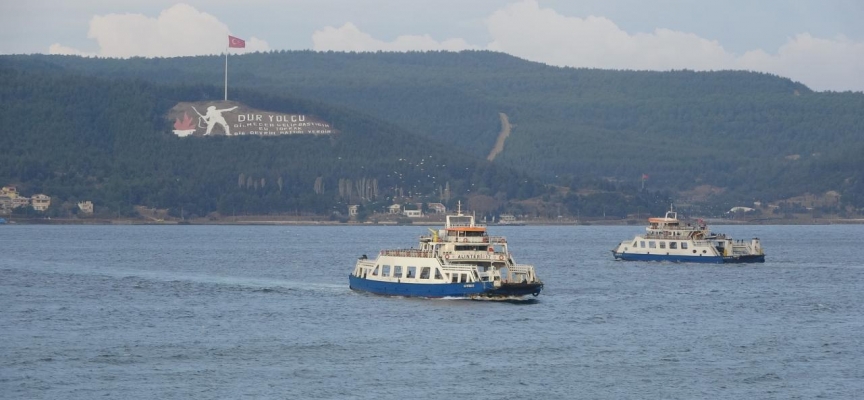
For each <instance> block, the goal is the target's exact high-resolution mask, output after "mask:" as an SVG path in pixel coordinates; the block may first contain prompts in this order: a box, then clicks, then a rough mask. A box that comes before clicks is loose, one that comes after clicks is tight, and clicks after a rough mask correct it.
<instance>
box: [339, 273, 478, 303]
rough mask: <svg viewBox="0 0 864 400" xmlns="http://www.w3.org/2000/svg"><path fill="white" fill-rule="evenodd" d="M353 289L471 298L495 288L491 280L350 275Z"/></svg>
mask: <svg viewBox="0 0 864 400" xmlns="http://www.w3.org/2000/svg"><path fill="white" fill-rule="evenodd" d="M348 283H349V287H350V288H351V289H352V290H358V291H363V292H369V293H375V294H380V295H385V296H406V297H433V298H434V297H465V298H471V297H475V296H478V295H481V294H483V293H486V292H490V291H492V290H494V287H493V285H492V283H491V282H472V283H441V284H420V283H397V282H382V281H373V280H370V279H363V278H358V277H356V276H354V275H348Z"/></svg>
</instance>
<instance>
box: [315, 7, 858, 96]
mask: <svg viewBox="0 0 864 400" xmlns="http://www.w3.org/2000/svg"><path fill="white" fill-rule="evenodd" d="M484 22H485V25H486V29H487V30H488V32H489V35H490V37H491V38H492V40H491V42H490V43H488V44H487V45H486V46H472V45H470V44H468V43H467V42H466V41H465V40H462V39H448V40H446V41H443V42H437V41H435V40H434V39H432V38H430V37H429V36H428V35H424V36H399V37H397V38H396V39H395V40H393V41H389V42H387V41H383V40H379V39H376V38H373V37H372V36H371V35H369V34H367V33H365V32H363V31H361V30H359V29H358V28H357V27H356V26H355V25H354V24H352V23H350V22H349V23H346V24H344V25H343V26H342V27H340V28H333V27H326V28H324V29H322V30H318V31H316V32H315V33H314V34H313V36H312V39H313V43H314V49H315V50H336V51H377V50H383V51H409V50H453V51H458V50H465V49H478V48H485V49H489V50H495V51H501V52H504V53H508V54H512V55H514V56H517V57H520V58H524V59H527V60H531V61H537V62H542V63H546V64H550V65H557V66H570V67H587V68H607V69H630V70H670V69H692V70H726V69H743V70H752V71H760V72H768V73H772V74H776V75H780V76H785V77H788V78H790V79H792V80H795V81H799V82H802V83H804V84H806V85H808V86H809V87H811V88H812V89H815V90H855V91H864V42H854V41H851V40H849V39H847V38H844V37H838V38H835V39H819V38H814V37H811V36H810V35H809V34H806V33H805V34H800V35H798V36H796V37H794V38H790V39H789V41H788V42H787V43H786V44H784V45H783V46H782V47H780V49H779V50H778V52H777V54H768V53H766V52H765V51H763V50H754V51H750V52H747V53H745V54H743V55H737V54H734V53H732V52H729V51H726V50H725V49H724V48H723V46H722V45H721V44H720V43H719V42H717V41H714V40H709V39H705V38H702V37H700V36H698V35H696V34H693V33H687V32H680V31H674V30H670V29H664V28H658V29H655V30H654V31H653V32H650V33H634V34H630V33H628V32H626V31H624V30H622V29H621V28H619V27H618V26H617V25H616V24H615V23H614V22H613V21H611V20H609V19H607V18H604V17H596V16H589V17H586V18H576V17H568V16H565V15H562V14H559V13H558V12H557V11H555V10H553V9H551V8H541V7H540V5H539V4H538V3H537V1H536V0H522V1H519V2H516V3H513V4H510V5H508V6H506V7H504V8H502V9H500V10H498V11H496V12H494V13H492V15H490V16H489V17H487V18H486V19H485V20H484Z"/></svg>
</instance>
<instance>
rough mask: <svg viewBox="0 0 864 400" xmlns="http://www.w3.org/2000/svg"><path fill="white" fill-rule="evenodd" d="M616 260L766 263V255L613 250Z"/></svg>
mask: <svg viewBox="0 0 864 400" xmlns="http://www.w3.org/2000/svg"><path fill="white" fill-rule="evenodd" d="M612 254H613V255H614V256H615V259H616V260H622V261H666V262H685V263H702V264H744V263H764V262H765V255H762V254H758V255H748V256H738V257H721V256H678V255H666V254H637V253H616V252H614V251H613V252H612Z"/></svg>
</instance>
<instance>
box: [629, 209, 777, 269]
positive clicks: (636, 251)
mask: <svg viewBox="0 0 864 400" xmlns="http://www.w3.org/2000/svg"><path fill="white" fill-rule="evenodd" d="M645 230H646V232H645V234H643V235H636V237H635V238H634V239H633V240H628V241H624V242H621V243H620V244H619V245H618V246H617V247H616V248H615V249H614V250H612V254H613V255H614V256H615V259H616V260H624V261H672V262H701V263H718V264H719V263H757V262H758V263H761V262H765V252H764V251H763V250H762V244H761V243H760V242H759V238H753V239H750V241H744V240H735V239H733V238H731V237H728V236H726V235H724V234H715V233H712V232H710V231H709V230H708V227H707V226H706V225H705V224H704V223H703V222H702V220H699V221H698V222H697V223H696V224H691V223H687V224H684V223H682V222H681V221H679V220H678V215H677V213H676V212H675V211H671V210H670V211H667V212H666V216H665V217H663V218H649V219H648V227H647V228H646V229H645Z"/></svg>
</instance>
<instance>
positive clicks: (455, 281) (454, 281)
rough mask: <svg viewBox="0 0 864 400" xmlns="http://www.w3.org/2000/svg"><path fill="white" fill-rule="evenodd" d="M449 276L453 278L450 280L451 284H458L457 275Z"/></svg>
mask: <svg viewBox="0 0 864 400" xmlns="http://www.w3.org/2000/svg"><path fill="white" fill-rule="evenodd" d="M450 276H451V277H452V278H453V279H452V280H451V282H453V283H458V282H459V274H450Z"/></svg>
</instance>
